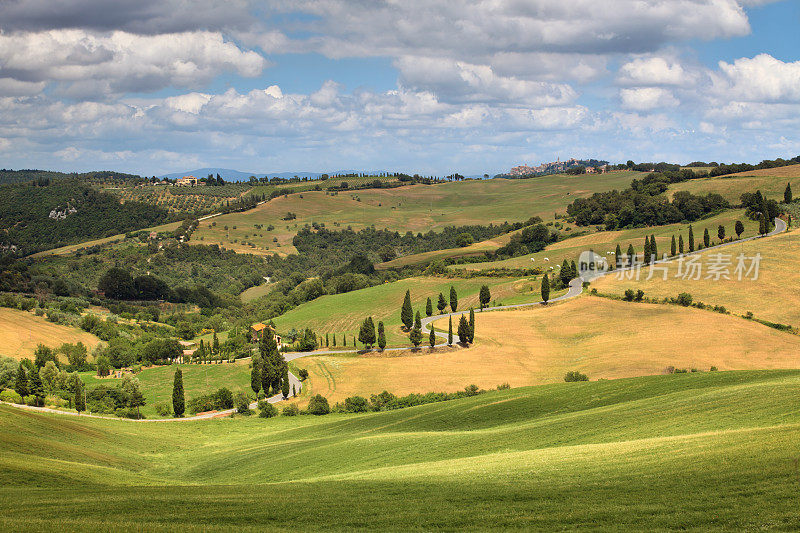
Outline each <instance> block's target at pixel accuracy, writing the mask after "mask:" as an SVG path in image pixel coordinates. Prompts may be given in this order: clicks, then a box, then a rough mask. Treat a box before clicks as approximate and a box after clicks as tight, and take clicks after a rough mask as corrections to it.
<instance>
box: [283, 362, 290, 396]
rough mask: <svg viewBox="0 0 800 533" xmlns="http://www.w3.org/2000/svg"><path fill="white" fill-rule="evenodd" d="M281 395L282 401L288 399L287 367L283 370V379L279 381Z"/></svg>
mask: <svg viewBox="0 0 800 533" xmlns="http://www.w3.org/2000/svg"><path fill="white" fill-rule="evenodd" d="M281 394H283V399H284V400H285V399H286V398H288V397H289V369H288V368H287V367H284V368H283V379H282V380H281Z"/></svg>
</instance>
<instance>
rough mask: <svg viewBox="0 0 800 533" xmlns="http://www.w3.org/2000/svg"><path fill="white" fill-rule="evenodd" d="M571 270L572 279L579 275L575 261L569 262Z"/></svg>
mask: <svg viewBox="0 0 800 533" xmlns="http://www.w3.org/2000/svg"><path fill="white" fill-rule="evenodd" d="M569 268H570V270H572V273H571V276H570V280H573V279H575V278H577V277H578V267H577V266H576V265H575V261H572V262H570V264H569Z"/></svg>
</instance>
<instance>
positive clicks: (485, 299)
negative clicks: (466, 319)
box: [478, 285, 492, 311]
mask: <svg viewBox="0 0 800 533" xmlns="http://www.w3.org/2000/svg"><path fill="white" fill-rule="evenodd" d="M478 301H479V302H480V304H481V311H483V308H484V307H486V305H487V304H488V303H489V302H490V301H492V293H491V291H490V290H489V286H488V285H481V292H480V294H479V295H478Z"/></svg>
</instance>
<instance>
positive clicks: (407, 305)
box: [345, 290, 414, 343]
mask: <svg viewBox="0 0 800 533" xmlns="http://www.w3.org/2000/svg"><path fill="white" fill-rule="evenodd" d="M400 322H402V323H403V325H404V326H405V327H406V330H409V329H411V326H412V325H413V324H414V308H413V307H411V291H410V290H407V291H406V297H405V298H404V299H403V307H402V308H401V309H400ZM346 342H347V341H345V343H346Z"/></svg>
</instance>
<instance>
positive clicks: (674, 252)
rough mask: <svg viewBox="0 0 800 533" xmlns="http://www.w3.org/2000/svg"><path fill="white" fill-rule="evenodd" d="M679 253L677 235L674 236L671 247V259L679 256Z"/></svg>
mask: <svg viewBox="0 0 800 533" xmlns="http://www.w3.org/2000/svg"><path fill="white" fill-rule="evenodd" d="M677 251H678V247H677V244H676V243H675V235H673V236H672V244H671V245H670V247H669V252H670V253H669V255H670V256H671V257H674V256H675V255H676V254H677Z"/></svg>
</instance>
